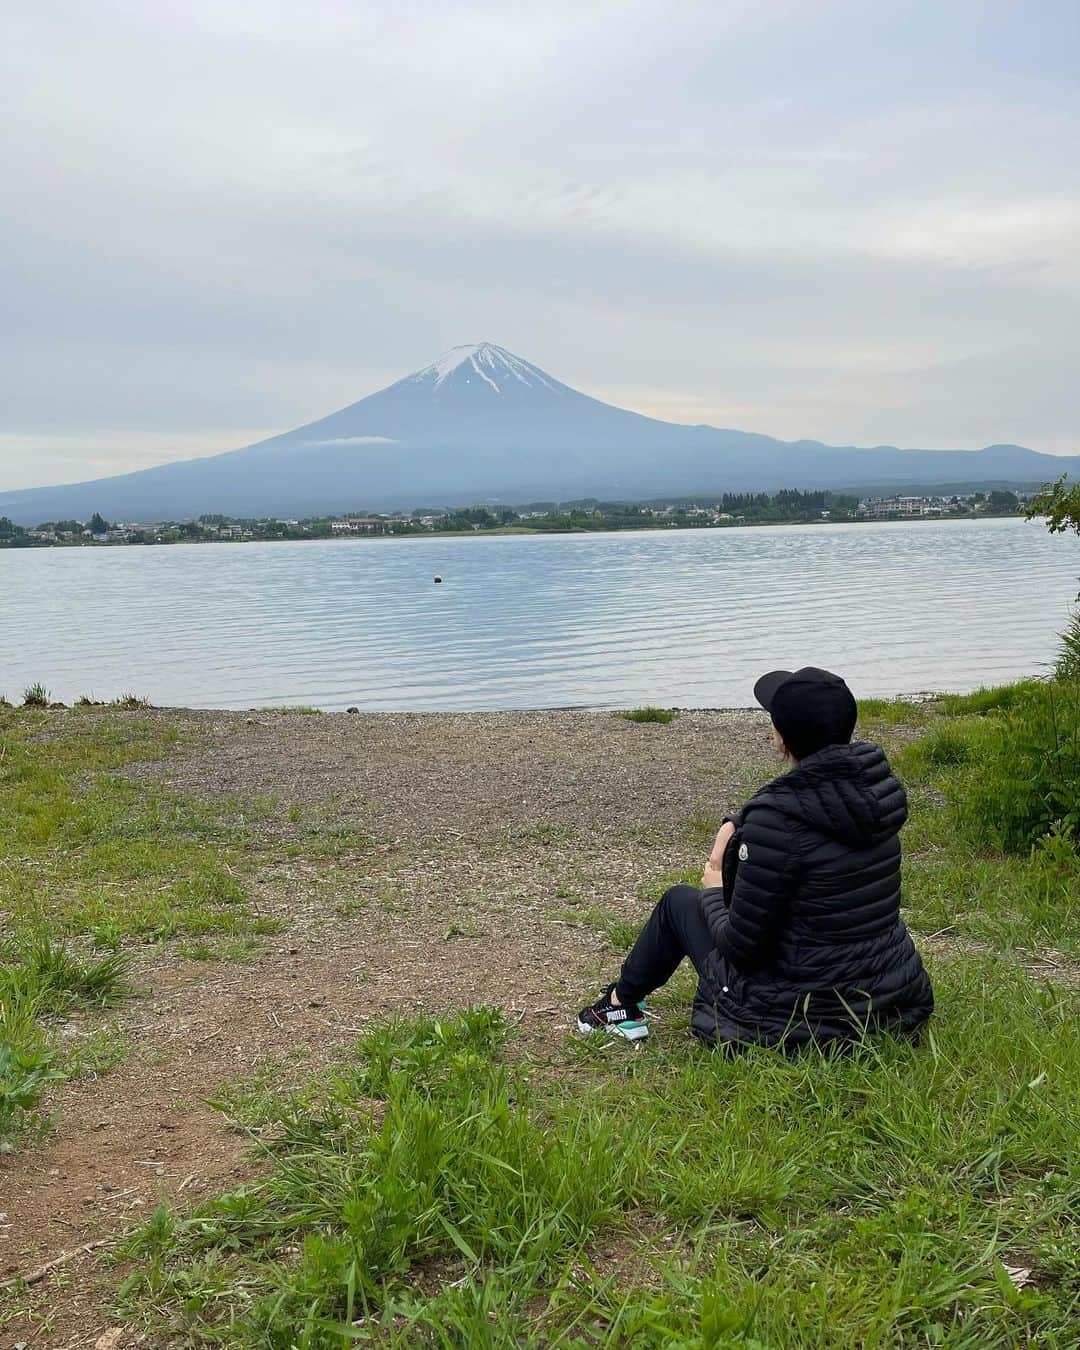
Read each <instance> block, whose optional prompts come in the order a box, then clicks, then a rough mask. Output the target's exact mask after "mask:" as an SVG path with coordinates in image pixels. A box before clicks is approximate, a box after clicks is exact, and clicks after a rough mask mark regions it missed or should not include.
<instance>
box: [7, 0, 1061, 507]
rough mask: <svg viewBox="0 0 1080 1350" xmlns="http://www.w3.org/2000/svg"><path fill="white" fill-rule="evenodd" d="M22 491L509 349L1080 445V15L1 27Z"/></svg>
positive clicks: (686, 417) (830, 425)
mask: <svg viewBox="0 0 1080 1350" xmlns="http://www.w3.org/2000/svg"><path fill="white" fill-rule="evenodd" d="M3 16H4V22H3V33H4V41H3V49H2V52H0V172H2V175H3V177H2V182H3V205H2V207H0V211H2V216H3V223H2V226H0V297H2V298H0V489H2V488H16V487H23V486H32V485H36V484H45V483H58V482H68V481H73V480H76V479H82V478H90V477H95V476H100V475H102V474H106V473H114V472H121V471H124V470H127V469H132V468H141V467H145V466H148V465H150V464H155V463H161V462H164V461H166V460H170V459H177V458H188V457H190V456H192V455H198V454H209V453H212V452H215V451H219V450H225V449H230V448H233V447H236V446H239V445H243V444H246V443H248V442H250V441H253V440H257V439H259V438H260V437H262V436H266V435H271V434H273V433H275V432H278V431H282V430H285V429H287V428H289V427H292V426H295V425H297V424H299V423H302V422H305V421H309V420H311V419H312V418H315V417H318V416H321V415H323V414H325V413H328V412H330V411H332V410H333V409H335V408H338V407H341V406H343V405H344V404H347V403H351V402H354V401H355V400H356V399H358V398H362V397H363V396H364V395H366V394H369V393H372V392H374V391H375V390H376V389H378V388H380V387H382V386H383V385H385V384H388V383H390V382H391V381H393V380H395V379H397V378H399V377H400V376H402V375H404V374H406V373H408V372H409V371H411V370H413V369H415V368H417V367H419V366H422V365H426V364H427V363H428V362H429V361H431V360H432V359H433V358H434V357H435V356H436V355H438V354H439V352H441V351H442V350H444V349H445V348H447V347H451V346H454V345H456V344H459V343H465V342H474V341H480V340H485V339H487V340H491V341H493V342H497V343H500V344H502V345H503V346H506V347H509V348H510V349H511V350H512V351H515V352H518V353H519V354H520V355H522V356H524V357H526V358H528V359H529V360H531V361H534V362H536V363H537V364H538V365H541V366H543V367H544V368H546V369H547V370H549V371H550V372H551V373H552V374H553V375H555V376H557V377H558V378H559V379H562V380H564V381H565V382H567V383H568V384H571V385H574V386H575V387H577V388H579V389H582V390H584V391H585V392H587V393H590V394H593V395H595V396H597V397H599V398H604V399H608V400H610V401H612V402H616V403H620V404H623V405H625V406H627V407H631V408H635V409H637V410H639V411H642V412H647V413H650V414H652V415H654V416H659V417H665V418H670V419H672V420H676V421H687V422H710V423H713V424H714V425H718V426H727V427H738V428H742V429H746V430H752V431H762V432H768V433H770V434H772V435H776V436H781V437H784V438H791V439H794V438H797V437H802V436H806V437H814V438H817V439H820V440H824V441H828V442H830V443H834V444H852V443H855V444H866V445H872V444H878V443H883V442H887V443H893V444H899V445H909V446H910V445H914V446H924V447H951V446H964V447H976V446H980V445H985V444H988V443H992V442H995V441H1016V442H1020V443H1022V444H1025V445H1030V446H1033V447H1034V448H1036V449H1039V450H1049V451H1056V452H1074V453H1075V452H1080V379H1078V378H1077V366H1078V355H1080V353H1078V347H1080V336H1078V335H1080V306H1078V301H1080V251H1078V248H1077V241H1078V239H1080V82H1078V78H1077V71H1078V70H1080V4H1078V3H1077V0H1038V3H1037V4H1022V3H1019V2H1018V0H1010V2H1009V3H995V2H994V0H931V2H930V3H923V2H921V0H903V3H895V4H894V3H891V2H890V0H843V2H838V3H827V2H826V0H767V2H765V0H746V2H745V3H744V2H743V0H738V2H737V3H730V2H729V0H703V2H702V3H697V2H696V0H566V2H565V3H564V2H563V0H545V3H543V4H538V3H536V0H529V3H519V2H518V0H494V2H492V3H483V4H475V3H461V2H459V0H393V2H392V3H391V0H341V2H340V3H337V2H335V0H308V2H307V3H305V4H302V5H301V4H297V3H296V0H229V3H226V4H223V3H221V0H175V3H165V2H164V0H95V3H93V4H88V3H86V0H5V2H4V3H3Z"/></svg>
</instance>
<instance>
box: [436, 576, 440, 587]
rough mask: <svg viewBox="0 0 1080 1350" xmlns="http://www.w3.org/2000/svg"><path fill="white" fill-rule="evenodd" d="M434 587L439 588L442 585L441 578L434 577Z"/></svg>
mask: <svg viewBox="0 0 1080 1350" xmlns="http://www.w3.org/2000/svg"><path fill="white" fill-rule="evenodd" d="M435 585H436V586H441V585H442V577H436V578H435Z"/></svg>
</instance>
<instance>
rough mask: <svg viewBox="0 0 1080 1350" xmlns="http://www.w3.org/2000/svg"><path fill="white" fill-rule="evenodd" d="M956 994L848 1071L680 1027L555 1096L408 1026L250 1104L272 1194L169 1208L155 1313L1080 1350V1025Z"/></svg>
mask: <svg viewBox="0 0 1080 1350" xmlns="http://www.w3.org/2000/svg"><path fill="white" fill-rule="evenodd" d="M935 973H936V976H937V983H938V989H939V996H940V1004H941V1012H940V1015H939V1018H938V1019H937V1022H936V1024H935V1027H934V1031H933V1034H932V1036H931V1037H929V1038H928V1039H927V1041H926V1042H925V1043H924V1044H923V1045H922V1046H921V1047H912V1046H910V1045H905V1044H899V1043H895V1042H892V1041H889V1040H884V1041H880V1042H878V1043H877V1044H876V1045H873V1046H867V1047H865V1048H864V1049H862V1050H861V1051H859V1052H857V1053H855V1054H854V1055H852V1056H850V1057H848V1058H845V1059H822V1058H820V1057H816V1056H805V1057H803V1058H801V1059H798V1060H794V1061H792V1060H789V1059H786V1058H784V1057H782V1056H780V1055H777V1054H774V1053H772V1052H767V1051H762V1052H752V1053H750V1054H747V1055H746V1056H744V1057H742V1058H740V1059H737V1060H734V1061H724V1060H720V1059H717V1058H716V1057H714V1056H712V1055H710V1054H708V1053H707V1052H705V1051H702V1050H699V1049H697V1048H696V1047H693V1046H690V1045H688V1044H687V1043H686V1041H685V1039H684V1038H683V1037H681V1036H676V1035H675V1034H674V1033H671V1034H668V1035H666V1036H664V1037H659V1036H655V1037H654V1038H653V1040H651V1041H650V1042H648V1043H647V1044H646V1046H645V1047H644V1049H643V1050H642V1051H640V1052H633V1051H630V1050H629V1049H628V1048H627V1047H621V1046H616V1047H615V1051H616V1052H617V1053H613V1052H612V1044H611V1042H605V1043H603V1044H602V1045H601V1046H600V1047H594V1046H593V1044H592V1043H591V1042H585V1043H584V1044H582V1045H580V1046H578V1045H574V1044H570V1045H568V1046H567V1047H566V1050H565V1051H564V1052H562V1053H560V1054H559V1055H558V1056H557V1059H556V1062H555V1064H554V1065H552V1069H553V1070H554V1071H553V1072H547V1073H540V1074H537V1073H536V1072H535V1071H534V1066H532V1065H531V1064H529V1063H528V1062H526V1063H525V1064H524V1065H522V1064H520V1063H515V1062H514V1061H513V1059H508V1058H507V1057H506V1055H505V1053H504V1051H505V1046H506V1039H507V1033H506V1029H505V1027H504V1026H503V1024H502V1022H501V1019H500V1018H499V1016H498V1014H496V1013H494V1012H488V1011H484V1010H474V1011H471V1012H468V1013H465V1014H463V1015H462V1016H461V1017H459V1018H457V1019H454V1020H451V1021H447V1022H436V1021H431V1020H420V1021H415V1022H402V1023H397V1024H394V1025H392V1026H389V1027H385V1028H382V1029H381V1030H379V1031H377V1032H374V1033H372V1034H371V1035H369V1036H367V1037H365V1038H364V1039H363V1040H362V1041H361V1042H360V1043H359V1044H358V1045H357V1047H356V1049H355V1052H354V1054H353V1055H352V1056H351V1057H350V1060H349V1062H348V1063H347V1064H346V1065H345V1066H343V1067H342V1068H340V1069H338V1070H336V1071H334V1072H331V1073H330V1074H328V1075H326V1076H324V1077H323V1078H321V1079H319V1080H317V1081H316V1082H314V1083H313V1084H311V1085H309V1086H308V1087H307V1088H306V1089H304V1090H302V1091H300V1092H297V1093H291V1094H282V1095H280V1096H278V1095H276V1094H275V1091H274V1089H273V1087H272V1084H271V1082H270V1080H264V1082H263V1083H262V1084H260V1085H259V1086H258V1087H257V1089H256V1090H255V1091H254V1092H252V1093H249V1094H247V1095H246V1096H245V1095H244V1094H242V1093H236V1094H234V1095H233V1097H232V1101H231V1103H227V1104H226V1109H227V1110H228V1111H229V1112H230V1114H231V1116H232V1118H233V1120H234V1122H235V1123H237V1124H238V1125H239V1126H240V1127H242V1128H249V1129H250V1130H251V1131H252V1137H253V1139H257V1140H258V1141H259V1144H258V1148H259V1152H260V1153H261V1155H262V1163H263V1167H264V1168H265V1172H264V1175H263V1176H262V1177H261V1178H260V1179H259V1180H257V1181H254V1182H251V1183H248V1184H246V1185H244V1186H242V1187H240V1188H238V1189H236V1190H233V1191H231V1192H228V1193H226V1194H224V1195H222V1196H220V1197H219V1198H217V1199H216V1200H212V1201H210V1202H209V1203H207V1204H204V1205H202V1206H199V1207H197V1208H196V1209H195V1210H194V1211H193V1212H191V1213H188V1214H179V1213H173V1212H170V1211H169V1210H166V1209H163V1210H160V1211H158V1213H157V1214H155V1215H154V1216H153V1218H152V1219H151V1221H150V1223H149V1224H147V1225H146V1226H145V1227H144V1228H143V1229H142V1230H140V1231H139V1232H138V1233H137V1234H135V1235H134V1236H133V1237H132V1238H131V1239H130V1241H129V1242H128V1244H127V1247H126V1249H125V1250H124V1252H123V1253H122V1255H123V1256H125V1257H128V1258H131V1259H132V1260H133V1261H134V1263H135V1265H134V1270H133V1273H131V1274H130V1275H128V1276H127V1278H126V1279H125V1281H124V1283H123V1286H122V1293H121V1296H122V1302H123V1305H124V1308H125V1311H126V1313H127V1315H128V1316H129V1317H131V1318H133V1319H134V1320H136V1321H137V1322H141V1323H143V1324H144V1325H147V1326H150V1327H153V1328H155V1329H156V1330H158V1331H163V1330H165V1329H167V1330H168V1331H170V1332H172V1333H174V1334H176V1333H179V1332H181V1330H182V1332H183V1334H184V1336H185V1337H186V1338H187V1341H186V1343H190V1344H194V1345H200V1344H229V1345H236V1346H251V1347H254V1346H260V1347H264V1346H265V1347H276V1346H280V1347H288V1346H292V1345H305V1346H308V1347H311V1348H312V1350H315V1348H316V1347H324V1346H325V1347H331V1346H334V1347H336V1346H339V1345H344V1344H354V1343H357V1342H360V1343H377V1344H380V1345H382V1344H389V1345H400V1346H407V1345H416V1344H432V1345H444V1346H472V1345H488V1346H498V1345H510V1344H513V1345H523V1346H540V1345H551V1344H558V1345H580V1346H590V1345H603V1346H624V1345H636V1346H637V1345H639V1346H666V1345H673V1344H675V1345H682V1346H701V1347H704V1346H724V1345H732V1346H735V1345H744V1346H748V1347H749V1346H754V1345H757V1346H769V1347H771V1346H785V1347H787V1346H792V1347H798V1346H807V1347H810V1346H813V1347H821V1346H826V1345H827V1346H830V1347H833V1346H835V1347H841V1348H842V1347H851V1350H855V1348H856V1347H859V1348H860V1350H861V1348H862V1347H865V1346H869V1345H874V1346H897V1347H899V1346H906V1345H915V1344H935V1345H948V1346H956V1347H960V1346H970V1347H976V1346H978V1347H993V1346H1001V1347H1006V1346H1009V1347H1011V1346H1015V1345H1017V1344H1021V1343H1024V1342H1031V1343H1037V1344H1039V1345H1046V1346H1055V1345H1060V1346H1065V1345H1067V1344H1069V1343H1070V1342H1069V1339H1068V1338H1069V1336H1070V1335H1071V1332H1072V1330H1073V1329H1074V1328H1075V1321H1074V1319H1075V1317H1076V1316H1077V1314H1078V1312H1080V1303H1078V1297H1080V1295H1078V1289H1080V1285H1078V1283H1077V1280H1078V1277H1080V1241H1078V1240H1077V1236H1076V1233H1075V1229H1074V1228H1073V1226H1072V1219H1071V1216H1072V1214H1073V1212H1074V1210H1075V1206H1076V1204H1077V1203H1078V1202H1080V1175H1078V1173H1077V1171H1076V1168H1075V1162H1073V1163H1070V1159H1073V1160H1075V1157H1076V1152H1077V1148H1078V1147H1080V1124H1078V1121H1077V1117H1076V1113H1075V1111H1074V1110H1073V1107H1074V1101H1073V1096H1072V1092H1073V1088H1074V1086H1075V1082H1076V1081H1077V1079H1078V1077H1080V1019H1078V1018H1077V1017H1076V1015H1075V1014H1076V1007H1075V1000H1069V999H1067V998H1065V997H1064V996H1063V995H1062V994H1060V993H1055V992H1054V991H1052V990H1048V989H1042V988H1039V987H1038V986H1037V985H1036V984H1034V983H1033V982H1032V981H1031V980H1030V979H1029V978H1027V977H1026V976H1025V975H1023V974H1022V973H1020V972H1017V971H1014V970H1010V969H1009V968H1008V967H1007V966H1003V965H1002V964H1001V963H1000V962H995V961H984V962H974V963H971V964H970V965H968V966H967V967H965V968H960V967H942V968H939V969H938V970H937V971H936V972H935ZM612 1253H614V1255H612ZM1006 1264H1009V1265H1023V1266H1026V1267H1029V1268H1030V1269H1031V1271H1032V1279H1033V1281H1034V1283H1033V1285H1032V1286H1031V1287H1030V1288H1027V1289H1025V1290H1024V1291H1022V1292H1021V1291H1018V1290H1016V1289H1015V1288H1014V1287H1013V1284H1012V1283H1011V1281H1010V1280H1009V1278H1008V1275H1007V1273H1006V1272H1005V1269H1004V1267H1005V1265H1006Z"/></svg>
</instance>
